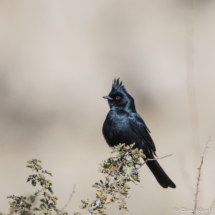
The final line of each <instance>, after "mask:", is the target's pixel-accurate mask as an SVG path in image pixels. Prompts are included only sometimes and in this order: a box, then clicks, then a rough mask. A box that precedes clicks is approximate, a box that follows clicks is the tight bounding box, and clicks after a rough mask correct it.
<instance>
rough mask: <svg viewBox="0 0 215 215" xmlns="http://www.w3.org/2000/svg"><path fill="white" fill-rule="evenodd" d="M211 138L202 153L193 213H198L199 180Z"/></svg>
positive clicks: (194, 214)
mask: <svg viewBox="0 0 215 215" xmlns="http://www.w3.org/2000/svg"><path fill="white" fill-rule="evenodd" d="M210 140H211V137H209V140H208V141H207V143H206V146H205V150H204V152H203V155H202V160H201V163H200V166H199V168H197V169H198V170H199V175H198V178H197V184H196V194H195V200H194V201H195V205H194V211H193V215H196V209H197V198H198V193H199V182H200V177H201V170H202V165H203V160H204V156H205V152H206V149H207V148H208V143H209V142H210Z"/></svg>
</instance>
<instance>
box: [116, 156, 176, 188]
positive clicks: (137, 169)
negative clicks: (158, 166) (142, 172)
mask: <svg viewBox="0 0 215 215" xmlns="http://www.w3.org/2000/svg"><path fill="white" fill-rule="evenodd" d="M172 155H173V154H170V155H166V156H163V157H158V158H153V159H147V160H146V161H144V162H143V163H142V164H141V165H140V166H139V167H138V168H136V169H134V170H132V171H131V172H130V173H128V174H126V175H125V176H123V177H122V178H120V179H118V180H117V181H115V183H118V182H120V181H122V180H123V179H125V178H127V177H128V176H130V175H132V174H134V173H139V169H140V168H141V167H142V166H143V165H144V164H145V163H147V162H148V161H154V160H159V159H163V158H166V157H169V156H172ZM134 184H136V183H134ZM136 185H138V184H136ZM141 187H142V186H141Z"/></svg>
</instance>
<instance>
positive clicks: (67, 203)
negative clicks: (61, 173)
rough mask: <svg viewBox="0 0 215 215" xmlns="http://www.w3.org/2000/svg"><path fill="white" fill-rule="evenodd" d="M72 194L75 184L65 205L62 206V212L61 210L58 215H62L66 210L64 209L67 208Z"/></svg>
mask: <svg viewBox="0 0 215 215" xmlns="http://www.w3.org/2000/svg"><path fill="white" fill-rule="evenodd" d="M74 193H75V184H74V186H73V190H72V193H71V194H70V197H69V199H68V201H67V203H66V204H65V205H64V207H63V208H62V210H61V212H60V215H62V214H63V212H64V210H65V209H66V207H67V206H68V204H69V203H70V201H71V200H72V197H73V195H74Z"/></svg>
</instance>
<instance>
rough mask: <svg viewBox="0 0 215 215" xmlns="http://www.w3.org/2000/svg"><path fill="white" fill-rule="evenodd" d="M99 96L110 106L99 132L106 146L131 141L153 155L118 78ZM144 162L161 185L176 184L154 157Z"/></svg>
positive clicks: (146, 133) (151, 144) (149, 140)
mask: <svg viewBox="0 0 215 215" xmlns="http://www.w3.org/2000/svg"><path fill="white" fill-rule="evenodd" d="M103 98H105V99H107V100H108V104H109V106H110V111H109V113H108V114H107V117H106V119H105V122H104V125H103V135H104V138H105V140H106V141H107V143H108V145H109V146H111V147H113V146H115V145H118V144H119V143H125V144H126V145H128V144H129V145H130V144H132V143H135V148H138V149H142V150H143V153H144V154H145V155H146V157H147V158H149V159H152V158H154V155H155V156H157V155H156V153H155V151H156V148H155V144H154V142H153V140H152V138H151V136H150V134H149V133H150V131H149V129H148V127H147V126H146V124H145V122H144V121H143V119H142V118H141V117H140V115H139V114H138V113H137V112H136V108H135V104H134V99H133V98H132V97H131V96H130V95H129V94H128V93H127V91H126V89H125V87H124V86H123V85H122V82H120V81H119V78H118V79H117V80H116V79H114V82H113V85H112V90H111V92H110V93H109V95H108V96H104V97H103ZM146 160H147V159H146ZM146 164H147V166H148V167H149V169H150V170H151V171H152V173H153V175H154V176H155V178H156V179H157V181H158V183H159V184H160V185H161V186H162V187H163V188H168V187H171V188H175V187H176V186H175V184H174V183H173V182H172V181H171V179H170V178H169V177H168V176H167V174H166V173H165V172H164V170H163V169H162V167H161V166H160V165H159V163H158V162H157V161H156V160H155V161H148V162H147V163H146Z"/></svg>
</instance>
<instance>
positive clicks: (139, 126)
mask: <svg viewBox="0 0 215 215" xmlns="http://www.w3.org/2000/svg"><path fill="white" fill-rule="evenodd" d="M128 118H129V123H130V125H131V128H132V129H133V131H134V132H135V133H136V134H137V135H138V136H139V137H140V138H141V140H142V141H143V142H144V143H146V144H147V145H148V146H149V148H150V149H151V150H152V151H153V153H154V154H155V151H156V148H155V144H154V141H153V140H152V138H151V136H150V134H149V133H150V131H149V129H148V128H147V126H146V124H145V122H144V121H143V119H142V118H141V117H140V115H139V114H138V113H130V114H129V116H128ZM155 155H156V154H155Z"/></svg>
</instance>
